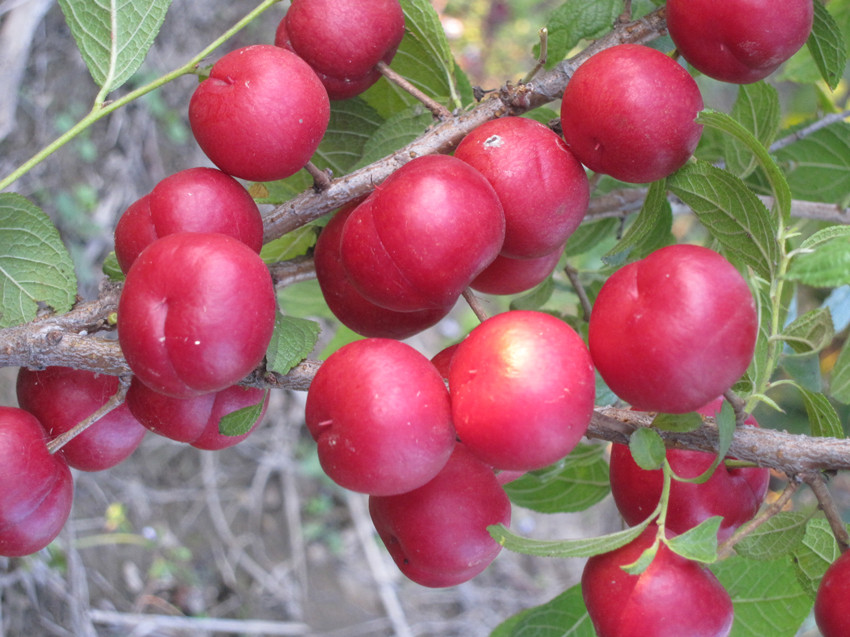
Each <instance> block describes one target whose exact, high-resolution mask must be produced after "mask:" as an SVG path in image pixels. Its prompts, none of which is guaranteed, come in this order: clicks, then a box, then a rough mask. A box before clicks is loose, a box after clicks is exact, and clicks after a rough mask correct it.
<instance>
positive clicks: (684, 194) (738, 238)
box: [667, 161, 779, 280]
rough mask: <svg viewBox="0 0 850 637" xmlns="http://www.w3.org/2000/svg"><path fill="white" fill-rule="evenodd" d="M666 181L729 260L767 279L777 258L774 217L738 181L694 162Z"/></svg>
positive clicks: (708, 165) (774, 266)
mask: <svg viewBox="0 0 850 637" xmlns="http://www.w3.org/2000/svg"><path fill="white" fill-rule="evenodd" d="M667 184H668V187H669V188H670V190H671V191H672V192H673V193H674V194H675V195H676V196H677V197H679V198H680V199H681V200H682V201H683V202H685V204H686V205H688V206H689V207H690V208H691V209H692V210H693V211H694V213H695V214H696V216H697V218H699V220H700V222H701V223H702V224H703V225H704V226H705V227H706V228H707V229H708V231H709V232H710V233H711V235H712V236H713V237H714V238H715V239H717V241H718V242H719V243H720V245H721V246H722V248H723V253H724V255H725V256H726V258H727V259H729V261H730V262H731V263H733V264H734V265H735V266H737V267H739V268H746V267H750V268H752V269H753V270H754V271H755V272H756V273H757V274H759V275H760V276H761V277H763V278H764V279H766V280H770V279H771V278H772V276H773V272H774V271H775V269H776V267H777V264H778V262H779V244H778V243H777V241H776V228H777V226H776V219H775V218H774V216H773V213H771V212H770V211H769V210H768V209H767V208H766V207H765V205H764V204H763V203H762V202H761V200H760V199H759V198H758V197H757V196H756V194H755V193H754V192H753V191H752V190H750V189H749V188H748V187H747V185H746V184H745V183H744V182H743V181H741V180H740V179H739V178H737V177H735V176H734V175H733V174H731V173H729V172H726V171H725V170H721V169H719V168H716V167H714V166H712V165H710V164H707V163H705V162H702V161H697V162H695V163H690V164H686V165H685V166H684V167H683V168H682V169H680V170H679V171H677V172H676V173H674V174H673V175H672V176H670V177H669V178H668V180H667Z"/></svg>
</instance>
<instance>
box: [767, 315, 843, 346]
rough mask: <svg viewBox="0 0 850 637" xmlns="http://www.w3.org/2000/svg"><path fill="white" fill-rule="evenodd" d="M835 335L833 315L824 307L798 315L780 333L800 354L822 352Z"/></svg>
mask: <svg viewBox="0 0 850 637" xmlns="http://www.w3.org/2000/svg"><path fill="white" fill-rule="evenodd" d="M834 336H835V329H834V328H833V327H832V316H831V315H830V313H829V310H828V309H826V308H823V307H819V308H816V309H814V310H811V311H809V312H806V313H805V314H803V315H802V316H798V317H797V318H796V319H795V320H794V321H793V322H792V323H791V324H790V325H788V326H786V327H785V329H784V330H782V334H781V335H780V337H781V338H782V340H783V341H785V342H786V343H788V345H789V346H790V347H791V349H793V350H794V351H795V352H797V353H798V354H804V353H810V352H820V351H821V350H823V349H824V348H825V347H826V346H827V345H829V344H830V343H831V342H832V339H833V337H834Z"/></svg>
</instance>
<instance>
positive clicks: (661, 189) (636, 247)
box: [602, 179, 673, 265]
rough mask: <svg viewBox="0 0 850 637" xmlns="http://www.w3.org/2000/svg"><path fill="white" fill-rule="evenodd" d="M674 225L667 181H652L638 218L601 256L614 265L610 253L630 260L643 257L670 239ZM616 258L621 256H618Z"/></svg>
mask: <svg viewBox="0 0 850 637" xmlns="http://www.w3.org/2000/svg"><path fill="white" fill-rule="evenodd" d="M672 227H673V210H672V208H671V207H670V202H669V201H668V200H667V184H666V181H665V180H663V179H662V180H660V181H656V182H653V183H652V184H650V186H649V191H648V192H647V194H646V199H645V200H644V202H643V206H642V207H641V209H640V212H639V213H638V215H637V218H636V219H635V220H634V222H633V223H632V224H631V225H630V226H629V228H628V230H626V234H625V235H623V238H622V239H620V241H618V242H617V245H615V246H614V247H613V248H611V249H610V250H609V251H608V252H607V254H606V255H605V256H604V257H603V258H602V260H603V261H604V262H606V263H608V264H609V265H611V264H612V263H611V260H610V257H613V256H615V255H622V256H623V257H625V258H627V259H629V260H635V259H642V258H643V257H645V256H646V255H648V254H649V253H650V252H654V251H655V250H657V249H658V248H662V247H664V246H665V245H668V244H669V243H671V241H672V235H671V233H670V230H671V229H672ZM617 261H621V259H619V258H618V259H617Z"/></svg>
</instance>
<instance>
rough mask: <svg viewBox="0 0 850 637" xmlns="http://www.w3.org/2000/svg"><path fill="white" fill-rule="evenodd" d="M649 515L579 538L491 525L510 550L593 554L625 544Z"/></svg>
mask: <svg viewBox="0 0 850 637" xmlns="http://www.w3.org/2000/svg"><path fill="white" fill-rule="evenodd" d="M651 520H652V518H647V519H646V520H644V521H643V522H641V523H640V524H638V525H637V526H630V527H629V528H627V529H624V530H622V531H617V532H616V533H610V534H608V535H602V536H599V537H592V538H582V539H578V540H533V539H530V538H526V537H522V536H520V535H516V534H515V533H513V532H512V531H510V530H509V529H507V528H506V527H505V526H503V525H501V524H494V525H492V526H488V527H487V530H488V531H489V532H490V535H491V536H492V537H493V539H494V540H496V541H497V542H498V543H499V544H501V545H502V546H504V547H505V548H506V549H508V550H509V551H514V552H516V553H524V554H526V555H536V556H538V557H591V556H593V555H600V554H601V553H607V552H609V551H613V550H614V549H618V548H620V547H621V546H625V545H626V544H628V543H629V542H631V541H632V540H634V539H635V538H636V537H637V536H638V535H640V534H641V533H642V532H643V530H644V529H645V528H646V527H647V526H649V523H650V521H651Z"/></svg>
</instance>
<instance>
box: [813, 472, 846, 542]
mask: <svg viewBox="0 0 850 637" xmlns="http://www.w3.org/2000/svg"><path fill="white" fill-rule="evenodd" d="M803 481H804V482H805V483H806V484H807V485H809V487H810V488H811V490H812V492H813V493H814V494H815V497H816V498H817V499H818V504H820V509H821V511H823V513H824V515H825V516H826V519H827V521H828V522H829V528H830V529H832V534H833V535H834V536H835V539H836V541H837V542H838V547H839V548H840V549H841V552H842V553H843V552H844V551H846V550H847V549H848V548H850V534H848V533H847V527H845V526H844V521H843V520H842V519H841V512H840V511H839V510H838V506H837V505H836V504H835V500H833V499H832V494H831V493H830V492H829V489H828V488H827V486H826V482H825V481H824V479H823V474H822V473H820V472H817V473H806V474H803Z"/></svg>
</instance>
